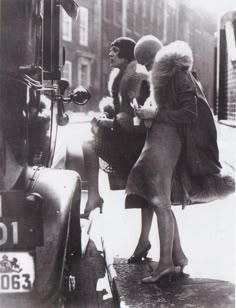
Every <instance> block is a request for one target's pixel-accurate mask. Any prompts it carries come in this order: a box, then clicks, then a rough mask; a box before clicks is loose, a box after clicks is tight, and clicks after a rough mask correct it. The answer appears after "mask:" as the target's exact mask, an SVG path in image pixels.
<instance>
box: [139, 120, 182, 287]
mask: <svg viewBox="0 0 236 308" xmlns="http://www.w3.org/2000/svg"><path fill="white" fill-rule="evenodd" d="M153 136H154V137H155V140H151V141H152V142H154V141H155V142H156V144H158V145H159V147H158V148H157V149H156V150H157V151H158V152H156V153H155V167H156V170H157V172H156V174H155V177H153V181H152V182H151V183H150V185H152V186H151V187H153V188H151V187H150V192H152V193H153V197H152V198H151V199H150V203H151V204H152V206H153V209H154V211H155V213H156V216H157V224H158V231H159V242H160V260H159V263H158V266H157V268H156V269H155V270H154V271H153V273H152V275H151V276H149V277H147V278H144V279H143V280H142V282H144V283H153V282H156V281H158V280H159V279H160V278H161V277H162V276H164V275H165V274H168V273H170V272H173V271H174V269H175V266H174V263H173V259H172V254H173V245H174V238H175V231H176V230H178V229H177V228H176V226H177V222H176V220H175V219H174V216H173V214H172V211H171V200H170V199H171V181H172V176H173V171H174V168H175V166H176V164H177V161H178V158H179V155H180V150H181V143H180V140H179V137H178V134H177V131H176V129H175V128H174V127H170V126H165V125H158V129H157V130H155V131H154V135H153ZM150 137H151V138H152V135H151V136H150Z"/></svg>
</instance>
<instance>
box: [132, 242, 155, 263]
mask: <svg viewBox="0 0 236 308" xmlns="http://www.w3.org/2000/svg"><path fill="white" fill-rule="evenodd" d="M150 249H151V243H150V242H149V243H148V244H147V246H146V247H145V248H144V249H143V250H142V251H141V252H139V253H136V254H135V253H134V254H133V255H132V256H131V257H130V258H129V259H128V263H140V262H141V261H142V259H146V257H147V254H148V251H149V250H150Z"/></svg>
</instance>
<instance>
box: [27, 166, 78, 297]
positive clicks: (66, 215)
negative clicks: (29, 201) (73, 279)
mask: <svg viewBox="0 0 236 308" xmlns="http://www.w3.org/2000/svg"><path fill="white" fill-rule="evenodd" d="M40 169H41V170H40V172H39V175H38V176H37V177H36V179H35V181H34V183H33V187H32V192H35V193H38V194H40V195H41V196H42V198H43V211H42V213H43V230H44V245H43V246H42V247H37V248H36V282H35V289H36V293H37V294H38V296H39V298H40V299H45V298H49V297H55V295H56V293H58V292H60V289H61V286H62V279H63V272H64V266H65V258H66V251H67V248H68V243H70V245H72V246H73V247H72V249H73V250H74V251H76V250H77V253H80V252H81V229H80V192H81V187H80V186H81V184H80V183H81V181H80V177H79V174H78V173H77V172H74V171H69V170H59V169H49V168H40ZM29 178H30V177H29Z"/></svg>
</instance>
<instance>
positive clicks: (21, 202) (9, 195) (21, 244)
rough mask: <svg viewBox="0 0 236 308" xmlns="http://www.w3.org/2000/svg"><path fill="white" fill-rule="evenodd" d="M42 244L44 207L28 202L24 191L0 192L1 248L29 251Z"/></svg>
mask: <svg viewBox="0 0 236 308" xmlns="http://www.w3.org/2000/svg"><path fill="white" fill-rule="evenodd" d="M42 245H43V220H42V207H41V206H37V204H33V206H32V205H30V204H28V203H26V201H25V196H24V192H22V191H8V192H0V250H2V251H6V250H8V251H11V250H15V249H16V250H22V251H26V250H27V251H28V250H31V249H32V248H34V247H36V246H42Z"/></svg>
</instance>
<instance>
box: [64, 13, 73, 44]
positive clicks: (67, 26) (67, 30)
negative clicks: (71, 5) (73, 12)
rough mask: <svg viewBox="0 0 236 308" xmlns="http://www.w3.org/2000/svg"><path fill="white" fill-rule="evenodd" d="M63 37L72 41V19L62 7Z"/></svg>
mask: <svg viewBox="0 0 236 308" xmlns="http://www.w3.org/2000/svg"><path fill="white" fill-rule="evenodd" d="M62 39H63V40H64V41H69V42H71V41H72V19H71V17H70V16H69V15H67V13H66V12H65V11H64V9H62Z"/></svg>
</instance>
